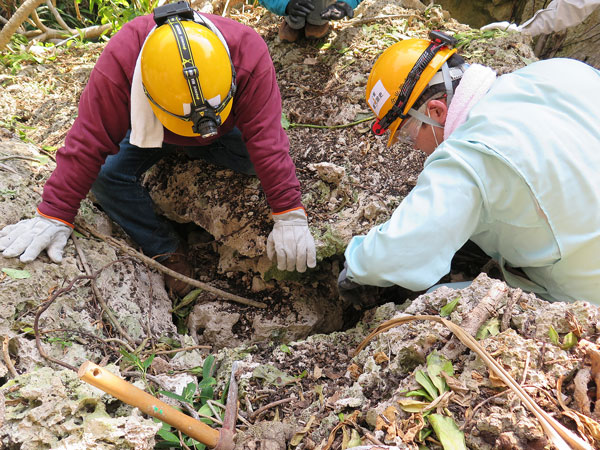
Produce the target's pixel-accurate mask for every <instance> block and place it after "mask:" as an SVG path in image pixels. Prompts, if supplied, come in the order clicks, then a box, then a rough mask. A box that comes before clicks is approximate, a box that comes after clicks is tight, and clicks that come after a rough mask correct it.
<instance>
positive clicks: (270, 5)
mask: <svg viewBox="0 0 600 450" xmlns="http://www.w3.org/2000/svg"><path fill="white" fill-rule="evenodd" d="M340 1H343V2H344V3H348V4H349V5H350V6H351V7H352V9H355V8H356V7H357V6H358V5H359V4H360V2H361V1H362V0H340ZM258 2H259V3H260V4H261V5H262V6H263V7H264V8H266V9H268V10H269V11H271V12H272V13H273V14H277V15H278V16H285V15H286V13H285V8H286V7H287V5H288V3H289V0H259V1H258ZM331 3H335V2H334V1H332V2H331Z"/></svg>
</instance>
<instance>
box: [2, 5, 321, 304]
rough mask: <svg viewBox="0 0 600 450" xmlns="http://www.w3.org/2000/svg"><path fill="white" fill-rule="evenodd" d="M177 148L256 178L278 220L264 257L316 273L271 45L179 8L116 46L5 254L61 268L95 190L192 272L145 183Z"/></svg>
mask: <svg viewBox="0 0 600 450" xmlns="http://www.w3.org/2000/svg"><path fill="white" fill-rule="evenodd" d="M173 8H175V10H174V9H173ZM177 8H179V9H177ZM176 151H183V152H185V153H187V154H188V155H189V156H191V157H193V158H202V159H205V160H207V161H209V162H211V163H214V164H216V165H220V166H225V167H228V168H231V169H234V170H237V171H238V172H242V173H245V174H248V175H254V174H256V175H257V176H258V177H259V179H260V182H261V185H262V188H263V190H264V192H265V195H266V198H267V202H268V204H269V206H270V207H271V210H272V213H273V219H274V226H273V231H272V232H271V234H270V235H269V238H268V240H267V254H268V256H269V258H271V259H273V257H275V258H276V260H277V267H278V269H280V270H290V271H291V270H297V271H299V272H304V271H305V270H306V267H307V266H308V267H315V265H316V255H315V245H314V240H313V238H312V236H311V234H310V231H309V228H308V221H307V217H306V212H305V210H304V207H303V206H302V203H301V192H300V184H299V182H298V179H297V178H296V174H295V166H294V163H293V161H292V159H291V157H290V155H289V140H288V138H287V136H286V134H285V132H284V130H283V128H282V126H281V97H280V93H279V88H278V86H277V82H276V77H275V69H274V67H273V63H272V61H271V58H270V55H269V52H268V48H267V46H266V44H265V42H264V41H263V39H262V38H261V37H260V36H259V35H258V34H257V33H256V32H255V31H254V30H252V29H251V28H249V27H247V26H245V25H242V24H240V23H238V22H235V21H233V20H231V19H227V18H223V17H220V16H213V15H200V14H198V13H196V12H193V11H191V10H190V9H189V7H187V4H185V3H183V2H179V3H176V4H169V5H166V6H165V7H163V8H162V9H161V8H157V9H156V10H155V12H154V17H153V16H151V15H148V16H142V17H138V18H136V19H134V20H132V21H131V22H129V23H128V24H126V25H125V26H123V28H122V29H121V30H120V31H119V32H118V33H116V34H115V36H113V37H112V38H111V39H110V41H109V42H108V44H107V46H106V48H105V49H104V51H103V52H102V55H101V56H100V58H99V59H98V62H97V63H96V66H95V67H94V69H93V70H92V73H91V75H90V79H89V82H88V84H87V86H86V87H85V89H84V91H83V93H82V94H81V99H80V102H79V115H78V117H77V119H76V120H75V122H74V124H73V126H72V128H71V129H70V131H69V133H68V134H67V136H66V139H65V145H64V147H62V148H61V149H60V150H59V151H58V152H57V155H56V168H55V170H54V172H53V173H52V175H51V176H50V178H49V179H48V181H47V182H46V184H45V186H44V192H43V196H42V202H41V203H40V204H39V206H38V209H37V214H36V216H35V217H34V218H32V219H26V220H23V221H21V222H19V223H17V224H14V225H9V226H7V227H5V228H4V229H3V230H1V231H0V251H3V252H2V255H3V256H5V257H15V256H19V255H20V260H21V261H22V262H29V261H32V260H34V259H35V258H36V257H37V256H38V255H39V253H40V252H41V251H42V250H44V249H45V250H46V252H47V254H48V256H49V258H50V259H51V260H52V261H54V262H60V261H61V260H62V254H63V249H64V247H65V245H66V242H67V239H68V238H69V236H70V234H71V231H72V228H73V222H74V218H75V216H76V214H77V211H78V209H79V205H80V202H81V200H82V199H83V198H85V196H86V195H87V193H88V192H89V191H90V189H92V191H93V192H94V194H95V196H96V198H97V200H98V201H99V203H100V205H101V206H102V208H103V209H104V210H105V211H106V213H107V214H108V215H109V216H110V217H111V218H112V219H113V220H114V221H116V222H117V223H119V224H120V225H121V226H122V227H123V229H124V230H125V231H126V232H127V233H128V234H129V235H130V236H131V237H132V238H133V240H134V241H136V242H137V243H138V244H139V245H140V246H141V247H142V249H143V251H144V253H146V254H147V255H148V256H152V257H154V256H157V255H158V256H157V259H158V260H159V261H161V258H162V263H163V264H165V265H167V266H168V267H171V268H174V269H175V270H177V271H179V272H181V273H184V274H185V275H190V274H191V273H192V271H191V267H190V266H189V263H188V262H187V260H186V258H185V257H184V256H183V255H184V254H185V248H184V245H183V244H181V243H180V242H179V239H178V238H177V236H176V235H175V233H174V231H173V230H172V228H171V226H170V225H169V224H168V223H166V221H164V220H162V219H160V218H159V217H157V215H156V214H155V213H154V210H153V204H152V201H151V198H150V196H149V194H148V192H147V191H146V190H145V189H144V188H143V187H142V186H141V184H140V179H141V177H142V174H143V173H144V172H145V171H146V170H148V169H149V168H150V167H151V166H152V165H154V164H155V163H156V162H157V161H159V160H160V159H161V158H163V157H164V156H166V155H168V154H169V153H171V152H176ZM182 254H183V255H182ZM161 255H163V256H161ZM168 255H171V256H168ZM166 283H167V286H168V287H170V288H172V289H173V290H174V291H175V292H176V293H177V294H179V295H183V294H184V293H185V292H186V291H188V290H189V288H190V287H189V286H188V285H186V284H185V283H182V282H180V281H178V280H175V279H173V278H169V277H167V278H166Z"/></svg>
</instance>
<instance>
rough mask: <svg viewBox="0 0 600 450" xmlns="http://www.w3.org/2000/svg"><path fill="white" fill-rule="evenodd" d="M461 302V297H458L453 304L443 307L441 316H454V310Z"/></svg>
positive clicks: (449, 303)
mask: <svg viewBox="0 0 600 450" xmlns="http://www.w3.org/2000/svg"><path fill="white" fill-rule="evenodd" d="M459 301H460V297H456V298H455V299H454V300H452V301H451V302H448V303H446V305H445V306H442V309H440V316H442V317H448V316H449V315H450V314H452V311H454V308H456V305H458V302H459Z"/></svg>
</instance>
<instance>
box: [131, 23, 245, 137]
mask: <svg viewBox="0 0 600 450" xmlns="http://www.w3.org/2000/svg"><path fill="white" fill-rule="evenodd" d="M174 26H176V27H178V28H174ZM181 29H183V30H184V33H180V34H179V35H180V39H181V36H182V35H183V40H180V41H179V42H178V40H177V39H176V37H175V33H176V32H177V31H176V30H178V31H181ZM186 42H187V44H186ZM225 45H226V44H224V43H223V42H221V38H220V37H219V36H217V35H216V34H215V33H214V32H213V31H212V30H210V29H209V28H208V27H207V26H205V25H202V24H199V23H196V22H194V21H191V20H182V21H179V20H176V24H175V25H173V24H171V23H170V22H168V23H165V24H164V25H161V26H159V27H157V28H156V29H155V30H154V31H153V32H152V33H151V34H150V35H149V36H148V38H147V39H146V42H145V44H144V48H143V50H142V55H141V71H142V83H143V86H144V91H145V92H146V96H147V97H148V100H149V101H150V105H151V107H152V110H153V111H154V114H155V115H156V117H157V118H158V120H159V121H160V122H161V123H162V124H163V125H164V126H165V128H167V129H169V130H170V131H172V132H173V133H175V134H178V135H180V136H199V135H201V136H204V137H208V136H212V135H214V134H216V126H218V125H220V124H221V123H223V122H225V120H226V119H227V117H228V116H229V112H230V111H231V106H232V100H233V94H234V92H235V82H234V81H235V78H234V77H235V74H234V72H233V66H232V64H231V60H230V57H229V53H228V51H227V49H226V47H225ZM186 55H188V56H191V58H189V57H186ZM186 74H187V75H188V76H187V77H186ZM197 84H199V86H196V85H197ZM192 93H194V95H195V96H196V97H195V99H193V98H192ZM199 99H201V100H199ZM194 104H196V105H197V106H198V108H194ZM201 104H203V105H205V106H204V107H203V108H200V107H199V106H200V105H201ZM194 111H196V113H197V114H196V115H195V116H194V117H192V116H193V114H192V113H193V112H194ZM195 117H200V120H203V119H205V118H206V117H212V119H211V120H212V121H213V122H214V123H215V125H213V126H211V129H212V130H213V131H214V132H213V133H210V134H206V135H205V134H204V133H203V132H198V129H197V128H196V130H194V128H195V127H196V126H197V124H196V125H195V122H194V118H195ZM207 133H208V132H207Z"/></svg>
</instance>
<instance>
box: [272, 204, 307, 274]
mask: <svg viewBox="0 0 600 450" xmlns="http://www.w3.org/2000/svg"><path fill="white" fill-rule="evenodd" d="M273 220H274V221H275V225H273V231H271V234H269V238H268V239H267V256H268V257H269V259H271V260H272V259H273V256H276V257H277V268H278V269H279V270H289V271H292V270H294V269H296V270H297V271H298V272H305V271H306V266H308V267H311V268H312V267H315V266H316V265H317V254H316V250H315V240H314V239H313V237H312V235H311V234H310V230H309V229H308V220H307V219H306V213H305V212H304V210H303V209H295V210H293V211H289V212H286V213H282V214H273Z"/></svg>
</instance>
